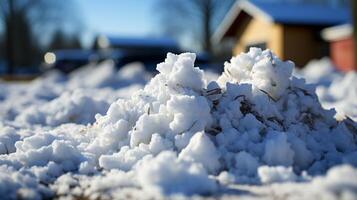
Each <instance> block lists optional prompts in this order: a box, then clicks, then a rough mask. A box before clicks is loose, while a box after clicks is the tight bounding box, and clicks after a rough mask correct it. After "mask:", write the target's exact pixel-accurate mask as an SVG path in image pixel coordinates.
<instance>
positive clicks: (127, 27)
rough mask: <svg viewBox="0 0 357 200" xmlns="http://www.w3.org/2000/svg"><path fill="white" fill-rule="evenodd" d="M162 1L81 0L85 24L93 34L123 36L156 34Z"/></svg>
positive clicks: (79, 0) (79, 5)
mask: <svg viewBox="0 0 357 200" xmlns="http://www.w3.org/2000/svg"><path fill="white" fill-rule="evenodd" d="M157 1H158V0H140V1H139V0H77V2H78V7H79V9H80V12H81V14H82V18H83V20H84V24H85V25H86V27H88V29H89V31H90V32H92V33H104V34H114V35H123V36H130V35H131V36H142V35H152V34H155V26H156V21H157V18H158V16H157V15H156V14H155V12H154V9H155V6H156V5H157V4H156V2H157Z"/></svg>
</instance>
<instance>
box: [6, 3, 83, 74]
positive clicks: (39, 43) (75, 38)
mask: <svg viewBox="0 0 357 200" xmlns="http://www.w3.org/2000/svg"><path fill="white" fill-rule="evenodd" d="M74 8H75V6H73V1H71V0H64V1H57V0H0V60H5V61H6V66H7V73H8V74H12V73H14V72H15V70H16V69H18V68H25V67H27V68H29V67H30V68H31V67H36V66H38V65H39V63H40V62H41V60H42V55H43V53H44V52H45V51H48V50H52V49H58V48H80V47H81V44H80V41H79V35H78V34H77V33H79V32H80V31H79V30H74V29H78V28H80V27H81V26H80V25H81V22H80V20H79V18H78V17H77V16H76V12H75V10H74ZM0 64H1V63H0Z"/></svg>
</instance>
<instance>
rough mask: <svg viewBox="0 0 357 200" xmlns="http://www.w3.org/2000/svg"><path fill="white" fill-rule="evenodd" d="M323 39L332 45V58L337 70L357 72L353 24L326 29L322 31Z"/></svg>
mask: <svg viewBox="0 0 357 200" xmlns="http://www.w3.org/2000/svg"><path fill="white" fill-rule="evenodd" d="M322 37H323V38H324V39H325V40H326V41H328V42H329V44H330V57H331V60H332V62H333V63H334V65H335V66H336V68H337V69H339V70H341V71H352V70H357V67H356V58H355V48H354V38H353V28H352V25H351V24H343V25H339V26H333V27H329V28H326V29H324V30H323V31H322Z"/></svg>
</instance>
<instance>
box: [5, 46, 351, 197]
mask: <svg viewBox="0 0 357 200" xmlns="http://www.w3.org/2000/svg"><path fill="white" fill-rule="evenodd" d="M194 61H195V54H191V53H184V54H180V55H174V54H170V53H169V54H168V55H167V58H166V60H165V62H163V63H160V64H158V66H157V69H158V71H159V72H160V73H159V74H158V75H156V76H155V77H154V78H153V79H152V80H151V81H150V82H149V83H148V84H147V85H146V86H145V87H144V88H143V89H141V90H139V91H137V92H136V93H134V94H133V95H131V97H130V98H128V99H119V100H117V101H116V102H113V103H112V104H111V105H110V106H109V108H108V110H107V112H106V113H105V114H103V113H102V114H96V115H95V122H94V123H92V124H89V125H86V126H84V125H78V124H65V125H61V126H57V125H58V124H61V123H62V122H63V121H71V120H70V119H66V118H65V119H64V116H77V115H78V114H79V113H80V114H81V115H80V116H82V117H84V118H74V119H75V120H72V121H73V122H75V123H82V122H90V116H91V115H92V114H93V113H90V114H89V115H88V116H86V115H83V113H87V111H86V110H85V109H86V108H87V107H88V106H90V107H91V109H92V108H96V109H94V110H96V111H97V112H101V111H102V108H103V109H104V108H105V106H106V105H108V104H106V103H105V102H104V103H103V102H101V101H100V100H94V99H88V97H87V96H86V95H85V94H82V93H79V94H77V93H73V94H66V95H69V96H67V97H65V99H67V100H68V101H67V100H66V101H65V100H61V101H59V102H61V103H59V102H58V103H53V102H56V99H55V100H53V102H50V103H49V104H44V105H43V106H41V107H39V108H38V110H37V111H35V112H29V113H27V114H26V113H24V114H21V115H20V116H18V117H17V118H16V120H18V121H20V122H26V123H28V124H33V123H39V124H42V125H50V126H54V128H52V129H41V128H38V129H36V128H35V129H33V130H32V129H22V128H21V127H22V126H21V127H20V128H16V127H15V128H7V127H3V128H2V129H1V131H0V134H1V136H2V135H4V136H2V137H0V139H1V140H0V144H3V146H6V147H7V149H10V151H3V152H4V154H3V155H1V156H0V165H1V166H4V167H6V168H8V169H9V170H11V173H14V174H17V173H18V174H19V176H20V175H21V176H25V175H28V176H29V177H30V179H31V181H32V182H33V183H34V184H28V185H21V183H20V181H19V180H18V179H15V180H13V182H12V184H14V185H18V186H16V187H18V188H26V189H27V191H29V192H28V193H31V194H34V195H35V194H36V195H40V196H42V197H46V196H45V194H46V195H47V194H48V193H44V192H42V191H41V190H40V189H38V188H40V187H44V188H45V189H48V188H50V189H51V190H50V191H52V192H54V193H55V194H56V195H58V196H67V195H69V196H74V197H78V198H91V199H96V198H108V199H109V198H118V199H120V198H121V199H122V198H129V197H125V194H128V193H129V194H131V195H132V194H133V193H134V192H133V191H135V192H138V193H139V194H142V195H141V196H147V197H148V198H158V197H162V198H165V196H167V195H170V196H172V195H173V196H175V195H185V196H190V195H195V194H199V195H213V194H216V193H220V192H224V191H225V187H226V186H225V185H230V184H233V183H235V184H237V183H239V184H241V183H249V184H260V183H266V184H268V183H274V182H286V181H310V182H309V183H311V184H314V182H313V181H314V180H315V179H314V178H313V176H316V175H321V174H322V175H323V174H325V173H326V172H327V171H328V170H329V169H330V168H331V167H333V166H336V165H341V164H350V165H356V164H357V160H356V158H357V156H356V155H357V141H356V140H357V138H356V130H357V124H356V123H355V122H353V121H340V122H338V121H336V120H335V119H334V114H335V112H334V111H333V110H324V109H323V108H322V107H321V105H320V103H319V101H318V99H317V96H316V95H315V93H314V87H313V86H311V85H307V84H305V81H304V80H303V79H298V78H296V77H293V76H292V75H291V74H292V69H293V67H294V64H293V63H292V62H283V61H281V60H280V59H278V58H277V57H276V56H275V55H274V54H273V53H272V52H271V51H269V50H265V51H262V50H260V49H257V48H251V49H250V51H249V52H248V53H244V54H240V55H239V56H237V57H233V58H232V59H231V61H230V62H227V63H225V69H224V72H223V74H222V75H221V76H220V77H219V78H218V79H217V81H210V82H208V83H207V81H206V80H205V79H204V77H205V76H204V72H203V71H202V70H200V69H199V68H197V67H194ZM106 76H109V73H108V74H107V75H106ZM102 83H103V82H102ZM64 95H65V94H64ZM59 98H61V97H59ZM78 102H80V103H78ZM52 103H53V105H52ZM62 103H63V104H62ZM80 105H85V106H83V107H82V106H80ZM52 106H54V107H56V106H58V108H57V107H56V109H49V108H50V107H52ZM48 110H54V111H55V112H52V111H51V112H48ZM63 113H66V114H63ZM34 119H35V121H31V120H34ZM3 129H6V130H7V131H3ZM341 170H342V171H343V170H345V169H341ZM336 171H337V172H336ZM336 171H335V172H336V174H339V173H340V170H336ZM347 171H348V172H346V174H350V173H351V174H352V175H353V176H354V175H355V173H356V171H357V170H356V169H355V168H353V167H349V169H348V170H347ZM331 173H332V174H334V173H333V172H331ZM341 173H343V172H341ZM9 174H10V173H9ZM307 174H309V175H307ZM311 176H312V177H311ZM331 176H333V177H335V175H331ZM0 178H1V177H0ZM345 178H346V176H341V179H343V180H340V181H339V183H341V185H340V186H336V187H343V184H344V183H347V184H346V187H348V188H355V187H356V183H355V182H353V181H350V182H345V180H344V179H345ZM2 179H4V180H6V181H8V180H9V178H7V176H5V177H3V178H2ZM311 179H312V181H311ZM328 180H330V172H329V173H328V177H327V178H326V179H324V178H323V179H322V181H323V182H325V181H326V184H327V182H328ZM0 181H1V179H0ZM9 185H10V184H9ZM320 185H322V184H320ZM9 187H10V186H9ZM326 187H327V188H328V187H329V186H326ZM331 187H334V186H331ZM331 190H332V191H331V192H332V193H334V192H336V193H338V192H339V190H333V189H331ZM0 191H1V190H0ZM6 191H8V190H4V193H2V194H1V195H3V196H4V195H7V196H5V197H11V195H13V192H6ZM130 191H131V192H130ZM126 192H128V193H126ZM334 194H335V193H334ZM348 194H349V195H352V197H357V192H356V190H353V189H351V190H349V193H348ZM123 195H124V196H123ZM34 198H35V197H34Z"/></svg>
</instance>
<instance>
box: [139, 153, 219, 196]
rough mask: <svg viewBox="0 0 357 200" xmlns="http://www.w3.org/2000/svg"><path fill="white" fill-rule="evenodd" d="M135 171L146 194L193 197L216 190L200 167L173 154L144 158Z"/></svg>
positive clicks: (212, 181) (213, 182)
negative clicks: (179, 194) (178, 194)
mask: <svg viewBox="0 0 357 200" xmlns="http://www.w3.org/2000/svg"><path fill="white" fill-rule="evenodd" d="M136 171H137V179H138V181H139V183H140V185H141V186H142V187H143V189H144V190H145V191H147V192H154V193H163V194H167V195H170V194H177V193H182V194H185V195H193V194H211V193H213V192H215V191H216V190H217V185H216V183H215V181H214V180H212V179H210V178H209V177H208V174H207V172H206V170H205V169H204V168H203V167H202V165H199V164H196V163H192V162H190V161H186V160H182V159H178V158H177V157H176V154H175V153H174V152H169V151H164V152H162V153H160V154H159V155H158V156H157V157H155V158H150V157H146V158H145V159H144V160H143V161H142V163H140V165H139V166H138V167H137V169H136Z"/></svg>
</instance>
